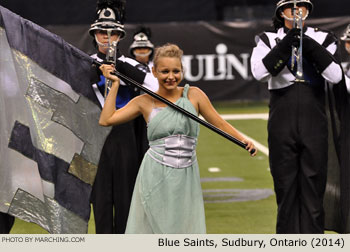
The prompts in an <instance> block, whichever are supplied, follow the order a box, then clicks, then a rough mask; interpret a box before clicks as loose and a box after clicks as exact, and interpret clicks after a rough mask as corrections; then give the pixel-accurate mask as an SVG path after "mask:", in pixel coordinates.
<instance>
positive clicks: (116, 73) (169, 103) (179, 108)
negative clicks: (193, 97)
mask: <svg viewBox="0 0 350 252" xmlns="http://www.w3.org/2000/svg"><path fill="white" fill-rule="evenodd" d="M93 64H95V65H97V66H101V65H102V63H100V62H98V61H96V60H94V62H93ZM112 74H115V75H116V76H118V77H119V78H120V79H122V80H123V81H124V82H125V83H128V84H129V83H130V84H132V85H134V86H135V87H137V88H139V89H141V90H142V91H143V92H145V93H146V94H148V95H150V96H152V97H153V98H155V99H157V100H159V101H161V102H163V103H165V104H166V105H168V106H169V107H171V108H173V109H175V110H176V111H178V112H180V113H182V114H184V115H186V116H188V117H189V118H191V119H192V120H194V121H196V122H198V123H200V124H202V125H203V126H205V127H207V128H208V129H210V130H212V131H214V132H215V133H217V134H219V135H221V136H223V137H225V138H226V139H228V140H230V141H231V142H233V143H235V144H237V145H238V146H240V147H242V148H243V149H245V148H246V146H247V144H245V143H243V142H242V141H240V140H238V139H237V138H235V137H233V136H231V135H230V134H227V133H226V132H225V131H222V130H221V129H219V128H217V127H215V126H214V125H212V124H211V123H208V122H207V121H204V120H202V119H200V118H199V117H198V116H196V115H194V114H192V113H190V112H188V111H187V110H185V109H183V108H181V107H180V106H177V105H176V104H174V103H172V102H171V101H169V100H168V99H165V98H164V97H162V96H160V95H158V94H157V93H154V92H153V91H151V90H149V89H148V88H146V87H144V86H143V85H142V84H140V83H138V82H137V81H135V80H133V79H132V78H130V77H128V76H126V75H124V74H122V73H120V72H118V71H117V70H116V71H115V72H113V73H112ZM254 152H255V149H252V150H251V151H250V153H251V154H253V153H254Z"/></svg>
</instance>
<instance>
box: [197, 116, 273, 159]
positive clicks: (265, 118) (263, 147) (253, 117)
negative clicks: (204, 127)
mask: <svg viewBox="0 0 350 252" xmlns="http://www.w3.org/2000/svg"><path fill="white" fill-rule="evenodd" d="M220 116H221V117H222V118H223V119H225V120H254V119H262V120H267V119H268V116H269V114H268V113H258V114H221V115H220ZM201 118H202V119H203V117H201ZM239 132H240V133H241V134H242V135H243V136H244V137H245V138H247V139H248V140H250V141H252V142H253V143H254V145H255V146H256V148H257V149H258V150H259V151H261V152H262V153H264V154H265V155H266V156H269V148H267V147H266V146H265V145H263V144H261V143H259V142H258V141H256V140H254V139H253V138H251V137H249V136H247V135H246V134H244V133H242V132H241V131H239Z"/></svg>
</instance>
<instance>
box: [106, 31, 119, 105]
mask: <svg viewBox="0 0 350 252" xmlns="http://www.w3.org/2000/svg"><path fill="white" fill-rule="evenodd" d="M111 33H112V30H108V31H107V35H108V50H107V53H106V62H107V64H114V65H115V64H116V61H117V45H118V40H119V38H118V40H115V41H111ZM111 87H112V81H111V80H110V79H106V81H105V92H104V98H105V99H106V98H107V95H108V92H109V90H110V89H111Z"/></svg>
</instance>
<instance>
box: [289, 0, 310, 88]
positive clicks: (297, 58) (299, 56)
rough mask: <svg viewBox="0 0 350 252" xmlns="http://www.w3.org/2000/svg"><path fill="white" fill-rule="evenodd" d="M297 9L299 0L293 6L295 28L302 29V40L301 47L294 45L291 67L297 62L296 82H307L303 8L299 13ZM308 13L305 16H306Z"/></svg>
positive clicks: (300, 36)
mask: <svg viewBox="0 0 350 252" xmlns="http://www.w3.org/2000/svg"><path fill="white" fill-rule="evenodd" d="M296 10H297V1H296V0H294V6H293V10H292V11H293V28H298V29H300V35H299V38H300V42H299V48H297V47H294V46H293V48H292V62H291V67H292V69H294V68H295V63H296V64H297V71H296V76H295V82H306V81H305V78H304V71H303V21H304V18H303V10H302V9H301V8H300V9H299V10H298V13H296ZM306 17H307V15H306V16H305V18H306Z"/></svg>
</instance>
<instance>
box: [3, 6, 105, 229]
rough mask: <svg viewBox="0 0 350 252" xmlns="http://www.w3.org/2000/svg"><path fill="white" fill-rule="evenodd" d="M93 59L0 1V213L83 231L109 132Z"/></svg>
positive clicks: (52, 226)
mask: <svg viewBox="0 0 350 252" xmlns="http://www.w3.org/2000/svg"><path fill="white" fill-rule="evenodd" d="M91 63H92V60H91V58H90V57H89V56H88V55H87V54H85V53H83V52H81V51H79V50H78V49H76V48H74V47H73V46H71V45H70V44H68V43H66V42H65V41H64V40H63V39H62V38H60V37H59V36H57V35H54V34H52V33H50V32H48V31H47V30H45V29H43V28H42V27H40V26H38V25H36V24H34V23H32V22H30V21H28V20H25V19H23V18H21V17H19V16H18V15H16V14H14V13H12V12H10V11H9V10H7V9H5V8H3V7H1V6H0V160H1V162H0V211H1V212H4V213H8V214H10V215H12V216H15V217H18V218H20V219H23V220H25V221H29V222H34V223H37V224H38V225H40V226H42V227H43V228H44V229H46V230H47V231H48V232H50V233H86V232H87V226H88V225H87V223H88V220H89V218H90V202H89V198H90V193H91V189H92V184H93V181H94V178H95V174H96V169H97V163H98V159H99V156H100V151H101V149H102V145H103V142H104V139H105V137H106V136H107V134H108V132H109V129H108V128H103V127H100V126H99V125H98V118H99V114H100V108H99V106H98V105H97V104H98V101H97V99H96V97H95V94H94V92H93V90H92V88H91V85H90V74H89V73H90V68H91Z"/></svg>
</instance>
